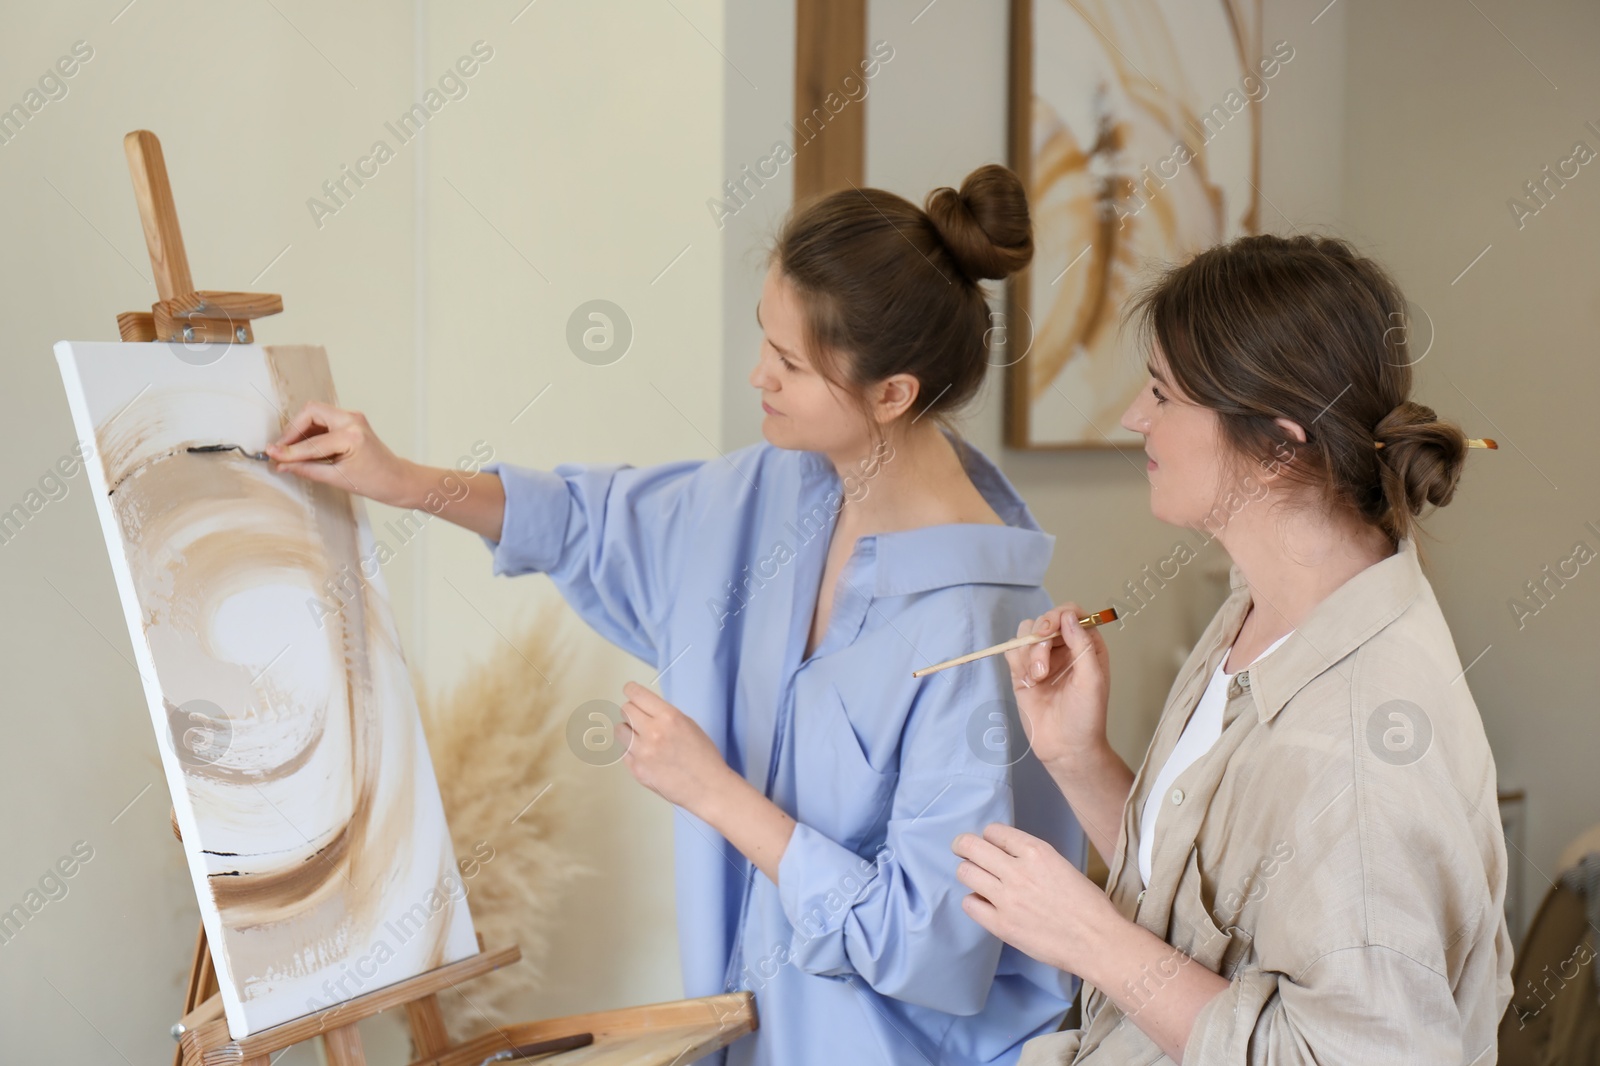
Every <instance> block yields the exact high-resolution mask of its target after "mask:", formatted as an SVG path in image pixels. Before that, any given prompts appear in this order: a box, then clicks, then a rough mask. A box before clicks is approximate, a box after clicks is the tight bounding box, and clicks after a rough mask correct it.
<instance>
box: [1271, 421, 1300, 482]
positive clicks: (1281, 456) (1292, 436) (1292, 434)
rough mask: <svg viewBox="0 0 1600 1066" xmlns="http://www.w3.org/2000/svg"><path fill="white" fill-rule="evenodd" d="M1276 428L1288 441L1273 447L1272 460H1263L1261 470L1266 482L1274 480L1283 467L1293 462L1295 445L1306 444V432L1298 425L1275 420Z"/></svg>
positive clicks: (1294, 422)
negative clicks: (1281, 431)
mask: <svg viewBox="0 0 1600 1066" xmlns="http://www.w3.org/2000/svg"><path fill="white" fill-rule="evenodd" d="M1273 421H1274V422H1276V423H1277V424H1278V428H1279V429H1281V430H1283V435H1284V436H1285V437H1287V438H1288V439H1287V440H1285V441H1281V442H1279V443H1278V444H1276V445H1274V446H1273V449H1272V458H1271V459H1267V460H1264V461H1263V462H1262V464H1261V468H1262V470H1263V472H1264V474H1265V477H1266V479H1267V480H1269V481H1270V480H1272V479H1274V478H1276V477H1277V476H1278V475H1279V473H1280V472H1281V471H1282V470H1283V467H1284V466H1286V465H1287V464H1289V463H1291V462H1293V461H1294V449H1295V445H1297V444H1304V443H1305V442H1306V431H1305V428H1304V427H1303V426H1301V425H1300V423H1298V422H1296V421H1294V420H1293V419H1288V418H1275V419H1273Z"/></svg>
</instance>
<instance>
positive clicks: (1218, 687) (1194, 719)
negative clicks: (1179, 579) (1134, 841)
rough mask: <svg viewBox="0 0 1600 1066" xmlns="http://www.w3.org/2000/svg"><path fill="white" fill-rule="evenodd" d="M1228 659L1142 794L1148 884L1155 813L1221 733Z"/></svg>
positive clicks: (1143, 867) (1143, 872)
mask: <svg viewBox="0 0 1600 1066" xmlns="http://www.w3.org/2000/svg"><path fill="white" fill-rule="evenodd" d="M1293 635H1294V631H1293V630H1290V631H1289V632H1288V633H1285V634H1284V635H1283V636H1281V637H1279V638H1278V639H1277V640H1275V641H1273V642H1272V646H1271V647H1269V648H1268V649H1267V650H1266V651H1264V652H1262V653H1261V654H1260V655H1258V656H1256V657H1255V661H1254V662H1251V663H1250V664H1248V665H1247V666H1244V667H1241V670H1248V669H1249V668H1250V667H1251V666H1254V665H1255V664H1256V663H1258V662H1260V661H1261V660H1262V659H1265V658H1266V657H1267V656H1268V655H1270V654H1272V652H1273V650H1274V649H1276V648H1277V647H1278V645H1280V644H1282V643H1283V642H1284V641H1286V640H1288V639H1289V638H1290V637H1291V636H1293ZM1229 654H1231V652H1230V653H1229ZM1227 663H1228V656H1227V655H1224V656H1223V657H1222V661H1221V662H1219V663H1217V672H1216V673H1214V674H1212V675H1211V683H1210V684H1209V685H1207V686H1206V690H1205V692H1203V693H1201V695H1200V702H1199V703H1198V704H1196V705H1195V708H1194V713H1193V714H1191V715H1190V716H1189V721H1188V722H1186V723H1185V724H1184V727H1183V733H1182V734H1181V735H1180V736H1179V737H1178V744H1177V746H1176V747H1174V748H1173V749H1172V754H1171V755H1169V756H1167V761H1166V763H1165V764H1164V765H1163V766H1162V767H1161V772H1160V773H1158V774H1156V783H1155V785H1154V786H1152V787H1151V789H1150V794H1149V795H1148V796H1146V797H1145V800H1144V810H1142V811H1140V812H1139V877H1140V879H1141V880H1142V881H1143V882H1144V883H1145V884H1147V885H1148V884H1149V883H1150V856H1151V854H1152V853H1153V852H1154V850H1155V831H1156V817H1157V816H1158V815H1159V814H1160V813H1161V807H1162V804H1163V803H1165V802H1167V798H1168V796H1170V795H1171V794H1172V783H1173V782H1174V781H1176V780H1177V779H1178V778H1179V777H1181V776H1182V775H1183V772H1184V771H1185V770H1187V769H1188V768H1189V767H1191V766H1193V765H1194V764H1195V761H1196V760H1198V759H1199V758H1200V756H1202V755H1204V754H1205V753H1206V752H1208V751H1210V750H1211V745H1213V744H1215V743H1216V742H1217V740H1218V738H1220V737H1221V736H1222V710H1223V708H1224V706H1226V704H1227V702H1228V699H1227V693H1228V686H1229V685H1230V684H1231V683H1232V682H1233V679H1234V676H1235V674H1237V673H1238V671H1235V673H1233V674H1228V673H1224V672H1223V670H1222V668H1223V667H1224V666H1226V665H1227Z"/></svg>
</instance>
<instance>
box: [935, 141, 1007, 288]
mask: <svg viewBox="0 0 1600 1066" xmlns="http://www.w3.org/2000/svg"><path fill="white" fill-rule="evenodd" d="M923 210H925V211H926V212H927V214H928V220H929V221H930V222H932V223H933V228H934V229H935V230H936V231H937V232H938V234H939V239H940V240H941V241H942V242H943V243H944V246H945V248H946V249H947V250H948V251H949V252H950V258H952V259H954V260H955V263H956V266H957V267H958V268H959V269H960V270H961V272H962V273H963V274H965V275H966V276H967V277H968V278H969V279H971V280H972V281H974V282H976V281H977V280H979V279H980V278H993V279H995V280H999V279H1001V278H1006V277H1010V276H1011V275H1012V274H1015V273H1016V272H1017V271H1019V270H1021V269H1022V268H1023V267H1025V266H1027V265H1028V263H1029V262H1030V261H1031V260H1032V259H1033V223H1032V220H1031V219H1030V218H1029V216H1028V194H1027V190H1026V189H1024V188H1023V187H1022V180H1021V179H1020V178H1018V177H1017V175H1016V174H1015V173H1013V172H1012V171H1011V170H1009V169H1007V168H1006V167H1003V166H1001V165H999V164H998V163H989V164H987V165H985V166H981V167H979V168H978V169H977V170H974V171H973V172H972V173H971V174H968V175H967V178H966V180H965V181H963V182H962V183H961V189H960V191H957V190H955V189H952V188H950V187H949V186H948V185H946V186H943V187H941V188H938V189H935V190H933V191H932V192H930V193H929V194H928V197H927V199H926V200H925V201H924V204H923Z"/></svg>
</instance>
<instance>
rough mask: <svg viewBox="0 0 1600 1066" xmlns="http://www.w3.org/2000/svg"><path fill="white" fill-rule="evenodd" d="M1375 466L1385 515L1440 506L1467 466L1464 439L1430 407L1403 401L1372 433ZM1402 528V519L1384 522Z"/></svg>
mask: <svg viewBox="0 0 1600 1066" xmlns="http://www.w3.org/2000/svg"><path fill="white" fill-rule="evenodd" d="M1372 436H1373V440H1374V442H1375V443H1380V444H1382V445H1383V447H1382V448H1380V449H1378V469H1379V472H1380V476H1381V478H1382V481H1383V495H1384V499H1385V502H1386V504H1387V509H1388V511H1389V514H1390V515H1393V516H1395V517H1398V515H1397V514H1396V512H1398V511H1400V510H1401V509H1403V510H1404V511H1405V512H1406V513H1407V514H1408V515H1411V516H1415V515H1418V514H1421V513H1422V510H1423V508H1424V507H1426V506H1428V505H1429V504H1432V505H1433V506H1435V507H1443V506H1444V505H1445V504H1447V503H1449V502H1450V499H1451V497H1453V496H1454V495H1455V491H1456V485H1457V483H1458V482H1460V480H1461V471H1462V469H1463V467H1465V465H1466V458H1467V441H1466V436H1465V434H1463V433H1462V432H1461V427H1460V426H1457V425H1456V424H1455V423H1453V422H1446V421H1442V420H1440V418H1439V416H1438V415H1437V414H1435V413H1434V410H1433V408H1431V407H1428V406H1426V405H1424V404H1420V403H1413V402H1411V401H1410V400H1407V401H1405V402H1403V403H1400V404H1398V405H1397V406H1396V407H1395V408H1394V410H1392V411H1390V412H1389V413H1388V414H1387V415H1386V416H1384V418H1383V419H1382V421H1380V422H1379V423H1378V425H1377V427H1376V428H1375V429H1374V430H1373V433H1372ZM1389 524H1391V525H1392V526H1397V528H1405V524H1404V523H1398V524H1395V523H1392V522H1391V523H1389Z"/></svg>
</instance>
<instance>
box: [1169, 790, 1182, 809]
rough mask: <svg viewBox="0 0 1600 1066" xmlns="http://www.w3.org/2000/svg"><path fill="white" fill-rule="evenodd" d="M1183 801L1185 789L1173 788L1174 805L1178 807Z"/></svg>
mask: <svg viewBox="0 0 1600 1066" xmlns="http://www.w3.org/2000/svg"><path fill="white" fill-rule="evenodd" d="M1182 802H1183V789H1181V788H1175V789H1173V790H1172V805H1173V806H1174V807H1176V806H1177V805H1178V804H1180V803H1182Z"/></svg>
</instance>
